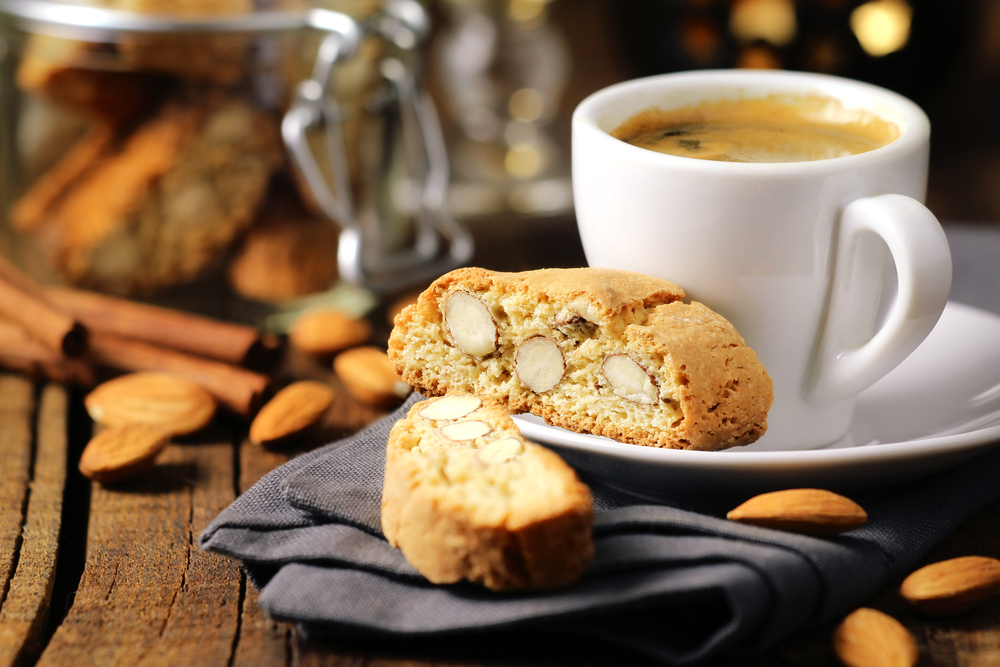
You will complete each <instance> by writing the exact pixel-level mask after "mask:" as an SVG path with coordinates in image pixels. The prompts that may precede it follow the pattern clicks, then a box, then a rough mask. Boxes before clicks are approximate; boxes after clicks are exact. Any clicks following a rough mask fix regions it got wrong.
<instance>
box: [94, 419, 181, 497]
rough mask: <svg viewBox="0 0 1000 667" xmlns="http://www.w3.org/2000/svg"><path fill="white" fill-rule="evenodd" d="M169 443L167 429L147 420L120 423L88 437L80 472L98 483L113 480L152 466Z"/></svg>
mask: <svg viewBox="0 0 1000 667" xmlns="http://www.w3.org/2000/svg"><path fill="white" fill-rule="evenodd" d="M169 443H170V432H169V431H167V430H165V429H163V428H160V427H158V426H153V425H150V424H122V425H119V426H111V427H108V428H106V429H103V430H102V431H101V432H100V433H98V434H97V435H95V436H94V437H93V438H91V440H90V442H88V443H87V446H86V447H85V448H84V450H83V455H82V456H80V465H79V467H80V472H81V473H83V474H84V475H85V476H87V477H89V478H90V479H92V480H94V481H97V482H100V483H101V484H114V483H116V482H121V481H124V480H126V479H128V478H130V477H134V476H135V475H138V474H139V473H142V472H144V471H146V470H148V469H149V468H150V467H152V465H153V462H154V461H155V459H156V457H157V455H158V454H159V453H160V452H162V451H163V450H164V449H165V448H166V446H167V445H168V444H169Z"/></svg>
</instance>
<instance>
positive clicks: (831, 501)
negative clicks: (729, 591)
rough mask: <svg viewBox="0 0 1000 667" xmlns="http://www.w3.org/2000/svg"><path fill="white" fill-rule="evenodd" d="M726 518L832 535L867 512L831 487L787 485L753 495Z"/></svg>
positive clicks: (855, 524) (862, 520)
mask: <svg viewBox="0 0 1000 667" xmlns="http://www.w3.org/2000/svg"><path fill="white" fill-rule="evenodd" d="M726 518H727V519H731V520H733V521H739V522H741V523H749V524H752V525H754V526H761V527H764V528H773V529H775V530H785V531H789V532H793V533H804V534H807V535H836V534H837V533H843V532H845V531H848V530H852V529H854V528H857V527H858V526H861V525H863V524H864V523H865V522H866V521H867V520H868V514H867V513H865V511H864V510H863V509H862V508H861V507H860V506H859V505H858V504H857V503H855V502H854V501H853V500H851V499H849V498H845V497H844V496H841V495H838V494H836V493H833V492H832V491H825V490H823V489H788V490H785V491H773V492H771V493H763V494H761V495H759V496H754V497H753V498H751V499H750V500H748V501H746V502H745V503H743V504H742V505H740V506H739V507H737V508H736V509H734V510H732V511H730V512H729V513H728V514H727V515H726Z"/></svg>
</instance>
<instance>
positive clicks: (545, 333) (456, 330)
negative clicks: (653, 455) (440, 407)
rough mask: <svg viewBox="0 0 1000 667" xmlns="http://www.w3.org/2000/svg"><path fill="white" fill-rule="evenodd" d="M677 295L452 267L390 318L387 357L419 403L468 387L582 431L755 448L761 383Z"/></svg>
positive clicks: (647, 284) (591, 279) (752, 358)
mask: <svg viewBox="0 0 1000 667" xmlns="http://www.w3.org/2000/svg"><path fill="white" fill-rule="evenodd" d="M683 298H684V291H683V290H682V289H681V288H680V287H678V286H677V285H674V284H673V283H669V282H667V281H664V280H659V279H656V278H652V277H650V276H646V275H643V274H639V273H634V272H630V271H620V270H614V269H596V268H587V269H544V270H541V271H527V272H523V273H498V272H493V271H487V270H484V269H477V268H467V269H458V270H456V271H453V272H451V273H449V274H447V275H445V276H443V277H441V278H439V279H438V280H437V281H435V282H434V284H432V285H431V286H430V287H429V288H428V289H427V290H426V291H425V292H424V293H423V294H421V296H420V298H419V299H418V300H417V303H415V304H413V305H411V306H409V307H408V308H406V309H405V310H403V311H402V312H401V313H400V314H399V315H398V316H397V317H396V320H395V327H394V329H393V332H392V335H391V337H390V339H389V357H390V359H391V360H392V361H393V364H394V365H395V367H396V370H397V371H398V372H399V373H400V375H401V376H402V377H403V379H404V380H405V381H406V382H407V383H409V384H410V385H412V386H413V387H415V388H416V389H418V390H419V391H420V392H421V393H423V394H424V395H426V396H436V395H442V394H445V393H448V392H469V393H473V394H476V395H478V396H482V397H486V398H494V399H496V400H499V401H500V402H501V403H503V404H504V405H505V406H506V407H508V408H509V409H510V411H511V412H531V413H533V414H536V415H539V416H541V417H542V418H544V419H545V421H546V422H547V423H549V424H552V425H554V426H560V427H563V428H566V429H569V430H573V431H577V432H581V433H593V434H596V435H602V436H607V437H610V438H613V439H615V440H619V441H622V442H629V443H634V444H639V445H647V446H653V447H666V448H672V449H696V450H720V449H725V448H728V447H733V446H736V445H746V444H749V443H751V442H754V441H755V440H757V439H758V438H760V436H762V435H763V434H764V432H765V431H766V430H767V412H768V410H769V409H770V407H771V402H772V400H773V389H772V385H771V379H770V377H769V376H768V374H767V371H765V370H764V368H763V366H762V365H761V364H760V362H759V361H758V360H757V356H756V354H754V352H753V350H751V349H750V348H749V347H747V345H746V343H745V342H744V340H743V338H742V337H741V336H740V335H739V333H737V331H736V329H735V328H734V327H733V326H732V324H730V323H729V321H727V320H726V319H725V318H723V317H722V316H721V315H719V314H718V313H715V312H713V311H712V310H710V309H709V308H707V307H706V306H704V305H702V304H700V303H684V302H683V301H682V299H683Z"/></svg>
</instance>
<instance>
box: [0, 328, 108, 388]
mask: <svg viewBox="0 0 1000 667" xmlns="http://www.w3.org/2000/svg"><path fill="white" fill-rule="evenodd" d="M0 367H3V368H6V369H8V370H13V371H20V372H22V373H25V374H27V375H31V376H33V377H43V378H46V379H48V380H51V381H53V382H57V383H59V384H71V385H79V386H83V387H91V386H93V385H95V384H96V383H97V376H96V373H95V372H94V368H93V367H92V366H91V365H90V364H88V363H87V362H86V361H83V360H82V359H67V358H66V357H64V356H62V355H61V354H60V353H58V352H54V351H53V350H50V349H49V348H48V347H46V346H45V345H43V344H42V343H40V342H39V341H38V340H36V339H35V338H32V336H31V335H30V334H29V333H28V332H27V331H25V329H24V328H23V327H21V326H20V325H19V324H17V323H15V322H10V321H8V320H0Z"/></svg>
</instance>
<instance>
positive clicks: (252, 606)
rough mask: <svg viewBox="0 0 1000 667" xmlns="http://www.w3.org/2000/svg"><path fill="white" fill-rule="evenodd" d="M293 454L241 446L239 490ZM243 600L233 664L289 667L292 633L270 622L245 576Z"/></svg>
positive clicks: (285, 625) (234, 666) (238, 666)
mask: <svg viewBox="0 0 1000 667" xmlns="http://www.w3.org/2000/svg"><path fill="white" fill-rule="evenodd" d="M291 456H292V454H291V453H290V452H288V451H286V450H270V449H267V448H264V447H259V446H257V445H252V444H250V443H249V441H244V442H243V443H242V444H241V445H240V457H239V462H240V469H239V490H240V493H242V492H243V491H246V490H247V489H249V488H250V487H251V486H253V485H254V484H256V483H257V480H259V479H260V478H261V477H263V476H264V475H266V474H267V473H269V472H270V471H271V470H274V469H275V468H277V467H278V466H280V465H281V464H283V463H285V462H287V461H288V460H289V459H290V458H291ZM244 593H245V596H244V599H243V605H242V609H241V610H240V627H239V634H238V637H237V641H236V648H235V650H234V652H233V663H232V667H259V666H267V667H289V666H290V665H291V641H292V636H293V634H294V632H295V630H294V628H293V627H292V626H291V625H290V624H288V623H279V622H276V621H272V620H271V619H269V618H268V617H267V616H265V615H264V612H263V611H261V608H260V607H259V606H258V605H257V597H258V596H259V593H258V591H257V589H255V588H254V586H253V584H252V583H250V582H249V581H246V576H245V575H244Z"/></svg>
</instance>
